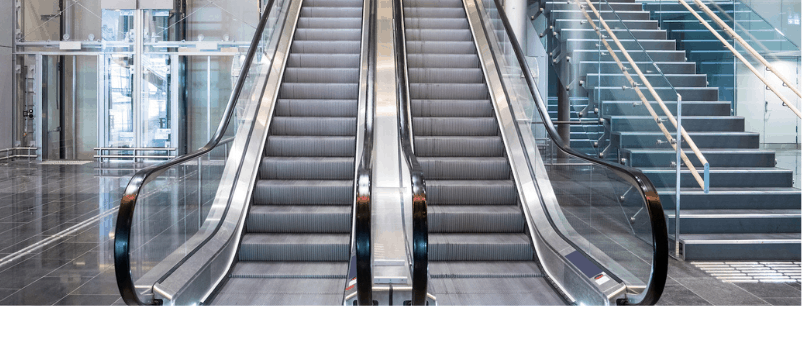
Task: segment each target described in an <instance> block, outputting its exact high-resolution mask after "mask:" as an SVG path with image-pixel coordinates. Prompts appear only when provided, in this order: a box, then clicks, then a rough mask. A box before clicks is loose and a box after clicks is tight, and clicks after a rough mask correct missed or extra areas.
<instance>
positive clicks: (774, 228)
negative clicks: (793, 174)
mask: <svg viewBox="0 0 810 340" xmlns="http://www.w3.org/2000/svg"><path fill="white" fill-rule="evenodd" d="M665 213H666V214H667V219H668V221H667V225H668V226H669V232H670V234H674V233H675V211H674V210H667V211H666V212H665ZM801 229H802V212H801V210H799V209H796V210H791V209H779V210H752V209H746V210H733V209H726V210H681V227H680V230H681V233H682V234H730V233H763V234H767V233H800V232H801Z"/></svg>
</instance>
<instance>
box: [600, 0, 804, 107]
mask: <svg viewBox="0 0 810 340" xmlns="http://www.w3.org/2000/svg"><path fill="white" fill-rule="evenodd" d="M587 1H589V2H590V0H587ZM692 1H694V2H695V4H697V5H698V7H700V9H701V10H702V11H703V12H704V13H706V15H708V16H709V17H710V18H712V20H714V22H716V23H717V24H718V25H720V27H722V28H723V31H724V32H726V33H727V34H728V35H730V36H731V37H732V38H734V40H736V41H738V42H739V43H740V45H741V46H742V47H743V48H744V49H745V50H746V51H747V52H748V53H750V54H751V55H753V56H754V58H755V59H757V60H758V61H759V62H760V63H762V64H763V65H765V70H768V71H771V73H773V74H774V75H775V76H776V77H777V78H779V80H781V81H782V85H784V86H787V87H788V88H790V90H791V91H793V93H795V94H796V95H797V96H798V97H799V98H800V99H801V98H802V94H801V91H799V90H798V89H796V87H794V86H793V85H792V84H791V83H790V82H788V81H787V80H786V79H785V77H784V76H782V73H780V72H779V71H778V70H776V68H774V67H773V66H771V63H769V62H768V61H767V60H765V58H763V57H762V55H760V54H759V52H757V51H756V50H754V49H753V48H751V45H748V43H747V42H745V39H743V38H742V37H741V36H740V35H739V34H737V32H734V29H732V28H731V27H729V26H728V25H727V24H726V23H725V22H724V21H723V20H722V19H720V17H718V16H717V15H716V14H714V12H712V10H711V9H709V8H708V7H706V4H704V3H703V2H702V1H700V0H692ZM678 2H680V3H681V5H683V6H684V7H686V9H687V10H689V12H690V13H692V15H694V16H695V18H697V19H698V21H700V23H701V24H703V26H706V28H707V29H708V30H709V32H712V34H713V35H714V36H715V37H717V39H718V40H720V42H721V43H723V46H725V47H726V48H727V49H728V50H729V51H731V53H733V54H734V56H735V57H737V59H739V60H740V61H741V62H742V63H743V64H744V65H745V66H746V67H748V69H750V70H751V72H752V73H754V75H755V76H757V78H759V80H761V81H762V83H764V84H765V86H766V87H765V88H766V89H768V90H770V91H771V92H773V93H774V94H775V95H776V96H777V97H779V99H781V100H782V104H784V105H785V106H787V107H788V108H789V109H790V110H791V111H793V113H795V114H796V116H798V117H799V118H802V113H801V112H800V111H799V109H797V108H796V106H794V105H793V104H791V103H790V101H789V100H787V99H786V98H785V97H784V96H783V95H782V93H780V92H779V91H777V90H776V87H774V86H773V85H771V83H770V82H768V81H767V80H766V79H765V76H763V75H762V73H760V72H759V71H757V70H756V69H755V68H754V66H752V65H751V63H750V62H749V61H748V59H746V58H745V57H743V55H742V54H740V52H737V49H736V48H734V46H731V44H729V43H728V41H726V39H724V38H723V37H722V36H721V35H720V33H717V31H716V30H715V29H714V28H713V27H711V25H709V23H708V22H706V20H705V19H703V18H702V17H701V16H700V15H699V14H698V13H697V12H696V11H695V10H694V9H692V7H691V6H689V4H687V3H686V1H684V0H678Z"/></svg>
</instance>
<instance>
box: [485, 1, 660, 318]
mask: <svg viewBox="0 0 810 340" xmlns="http://www.w3.org/2000/svg"><path fill="white" fill-rule="evenodd" d="M493 3H494V4H495V7H496V8H497V9H498V15H499V16H500V19H501V21H503V25H504V30H505V31H506V34H507V36H508V38H509V42H510V44H511V45H512V48H513V50H514V53H515V57H516V58H517V61H518V64H520V69H521V71H522V73H523V77H522V78H523V80H524V81H525V82H526V84H527V85H528V87H529V90H530V92H531V95H532V99H533V101H534V105H535V107H536V108H537V111H538V112H539V113H540V114H542V116H543V117H542V118H543V119H542V120H543V125H545V127H546V131H547V132H548V135H549V137H550V139H551V141H553V142H554V144H555V145H556V146H557V147H558V148H559V149H560V150H561V151H563V152H565V153H567V154H569V155H571V156H574V157H577V158H580V159H584V160H587V161H589V162H592V163H596V164H599V165H602V166H605V167H607V168H608V169H610V170H611V171H613V173H615V174H616V175H618V176H619V177H621V178H622V179H624V180H626V181H628V182H629V183H630V184H631V185H632V186H633V187H634V188H635V189H636V190H638V192H639V193H640V194H641V196H642V197H643V200H644V204H645V207H646V208H647V211H648V213H649V214H650V227H651V232H652V247H653V256H652V267H651V270H650V278H649V280H648V284H647V287H646V288H645V290H644V291H643V292H642V293H641V294H640V295H641V298H640V299H638V302H635V303H632V302H630V301H626V304H627V305H653V304H655V303H656V302H657V301H658V299H659V298H660V297H661V294H662V293H663V291H664V285H665V283H666V280H667V265H668V261H669V254H668V235H667V224H666V215H665V214H664V208H663V206H662V205H661V199H660V197H659V196H658V192H657V191H656V190H655V186H654V185H653V184H652V182H651V181H650V179H649V178H648V177H647V176H646V175H644V173H642V172H641V171H639V170H638V169H634V168H631V167H628V166H624V165H620V164H615V163H611V162H607V161H604V160H601V159H598V158H593V157H591V156H588V155H586V154H584V153H582V152H579V151H577V150H574V149H571V147H570V146H568V145H566V144H565V143H564V142H563V140H562V137H560V135H559V133H557V130H556V129H555V128H554V125H553V123H552V120H551V116H549V114H548V110H547V109H546V107H545V105H543V104H542V103H543V97H541V95H540V91H539V90H538V89H537V84H535V83H534V81H533V79H534V78H533V77H532V76H531V71H530V69H529V64H528V62H526V57H525V56H524V54H523V50H522V49H521V48H520V44H519V42H518V40H517V37H515V33H514V31H513V30H512V26H511V25H510V24H509V18H507V16H506V12H505V11H504V9H503V6H502V5H501V4H500V3H499V2H498V1H493Z"/></svg>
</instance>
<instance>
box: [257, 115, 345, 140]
mask: <svg viewBox="0 0 810 340" xmlns="http://www.w3.org/2000/svg"><path fill="white" fill-rule="evenodd" d="M270 133H271V134H273V135H276V136H282V135H283V136H354V135H355V134H356V133H357V118H355V117H283V116H281V117H275V118H273V122H272V123H270Z"/></svg>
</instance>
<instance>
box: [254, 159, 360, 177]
mask: <svg viewBox="0 0 810 340" xmlns="http://www.w3.org/2000/svg"><path fill="white" fill-rule="evenodd" d="M259 176H260V177H259V178H261V179H312V180H315V179H331V180H334V179H343V180H350V179H353V178H354V158H353V157H265V158H264V159H262V164H261V166H260V167H259Z"/></svg>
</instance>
